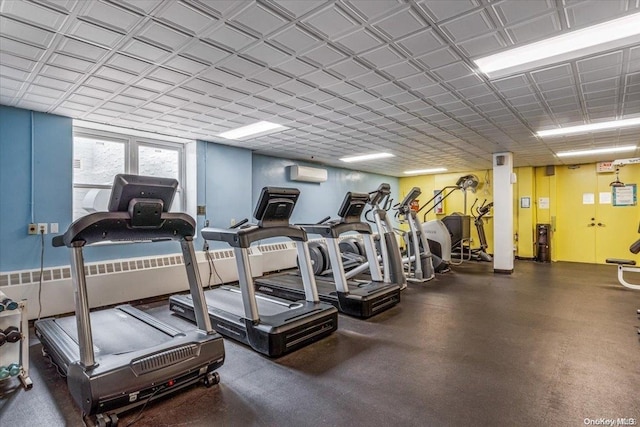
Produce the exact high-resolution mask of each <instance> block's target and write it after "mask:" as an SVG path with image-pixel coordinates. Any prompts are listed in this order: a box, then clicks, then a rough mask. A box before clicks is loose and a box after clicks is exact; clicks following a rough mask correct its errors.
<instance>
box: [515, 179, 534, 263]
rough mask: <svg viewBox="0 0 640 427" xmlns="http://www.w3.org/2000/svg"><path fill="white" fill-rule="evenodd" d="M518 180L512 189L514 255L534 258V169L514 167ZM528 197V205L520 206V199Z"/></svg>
mask: <svg viewBox="0 0 640 427" xmlns="http://www.w3.org/2000/svg"><path fill="white" fill-rule="evenodd" d="M514 172H515V174H516V176H517V178H518V180H517V183H516V185H515V188H514V191H513V197H514V200H513V203H514V206H513V217H514V218H513V221H514V222H513V225H514V227H513V229H514V231H515V233H516V236H517V237H516V238H517V246H516V256H518V257H520V258H534V257H535V255H536V253H535V225H536V205H535V196H536V191H535V189H536V181H535V170H534V168H532V167H525V168H516V169H515V170H514ZM525 197H526V198H528V199H529V207H528V208H527V207H522V206H521V200H522V199H523V198H525Z"/></svg>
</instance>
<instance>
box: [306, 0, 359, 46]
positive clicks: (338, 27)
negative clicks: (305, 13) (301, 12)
mask: <svg viewBox="0 0 640 427" xmlns="http://www.w3.org/2000/svg"><path fill="white" fill-rule="evenodd" d="M303 22H304V23H305V24H307V25H310V26H312V27H313V28H315V29H316V30H318V31H320V32H321V33H322V34H323V35H324V37H327V38H328V39H330V40H335V39H336V38H338V37H340V36H341V35H342V34H345V33H347V32H350V31H352V30H353V29H355V28H356V25H357V23H356V22H355V21H354V20H353V19H352V18H350V17H349V16H348V15H347V14H346V13H345V12H344V11H342V10H341V9H340V8H339V7H337V6H336V5H332V6H330V7H328V8H326V9H324V10H321V11H319V12H316V13H314V14H313V15H311V16H309V17H308V18H305V19H304V21H303Z"/></svg>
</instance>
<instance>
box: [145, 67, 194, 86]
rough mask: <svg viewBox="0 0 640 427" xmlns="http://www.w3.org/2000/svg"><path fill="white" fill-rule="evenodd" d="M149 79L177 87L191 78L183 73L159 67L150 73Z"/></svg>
mask: <svg viewBox="0 0 640 427" xmlns="http://www.w3.org/2000/svg"><path fill="white" fill-rule="evenodd" d="M149 77H151V78H153V79H156V80H160V81H163V82H165V83H168V84H170V85H177V84H179V83H181V82H183V81H184V80H186V79H187V78H188V77H189V76H188V75H186V74H183V73H178V72H176V71H172V70H169V69H167V68H163V67H158V68H156V69H155V70H154V71H152V72H150V73H149Z"/></svg>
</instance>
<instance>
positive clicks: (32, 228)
mask: <svg viewBox="0 0 640 427" xmlns="http://www.w3.org/2000/svg"><path fill="white" fill-rule="evenodd" d="M27 233H29V234H38V224H33V223H31V224H29V225H28V226H27Z"/></svg>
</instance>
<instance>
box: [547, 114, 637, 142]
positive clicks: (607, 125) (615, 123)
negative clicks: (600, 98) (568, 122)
mask: <svg viewBox="0 0 640 427" xmlns="http://www.w3.org/2000/svg"><path fill="white" fill-rule="evenodd" d="M630 126H640V117H638V118H635V119H625V120H612V121H610V122H602V123H591V124H588V125H580V126H571V127H566V128H558V129H549V130H541V131H539V132H538V133H536V135H538V136H540V137H545V136H557V135H570V134H574V133H586V132H595V131H599V130H607V129H617V128H624V127H630Z"/></svg>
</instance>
